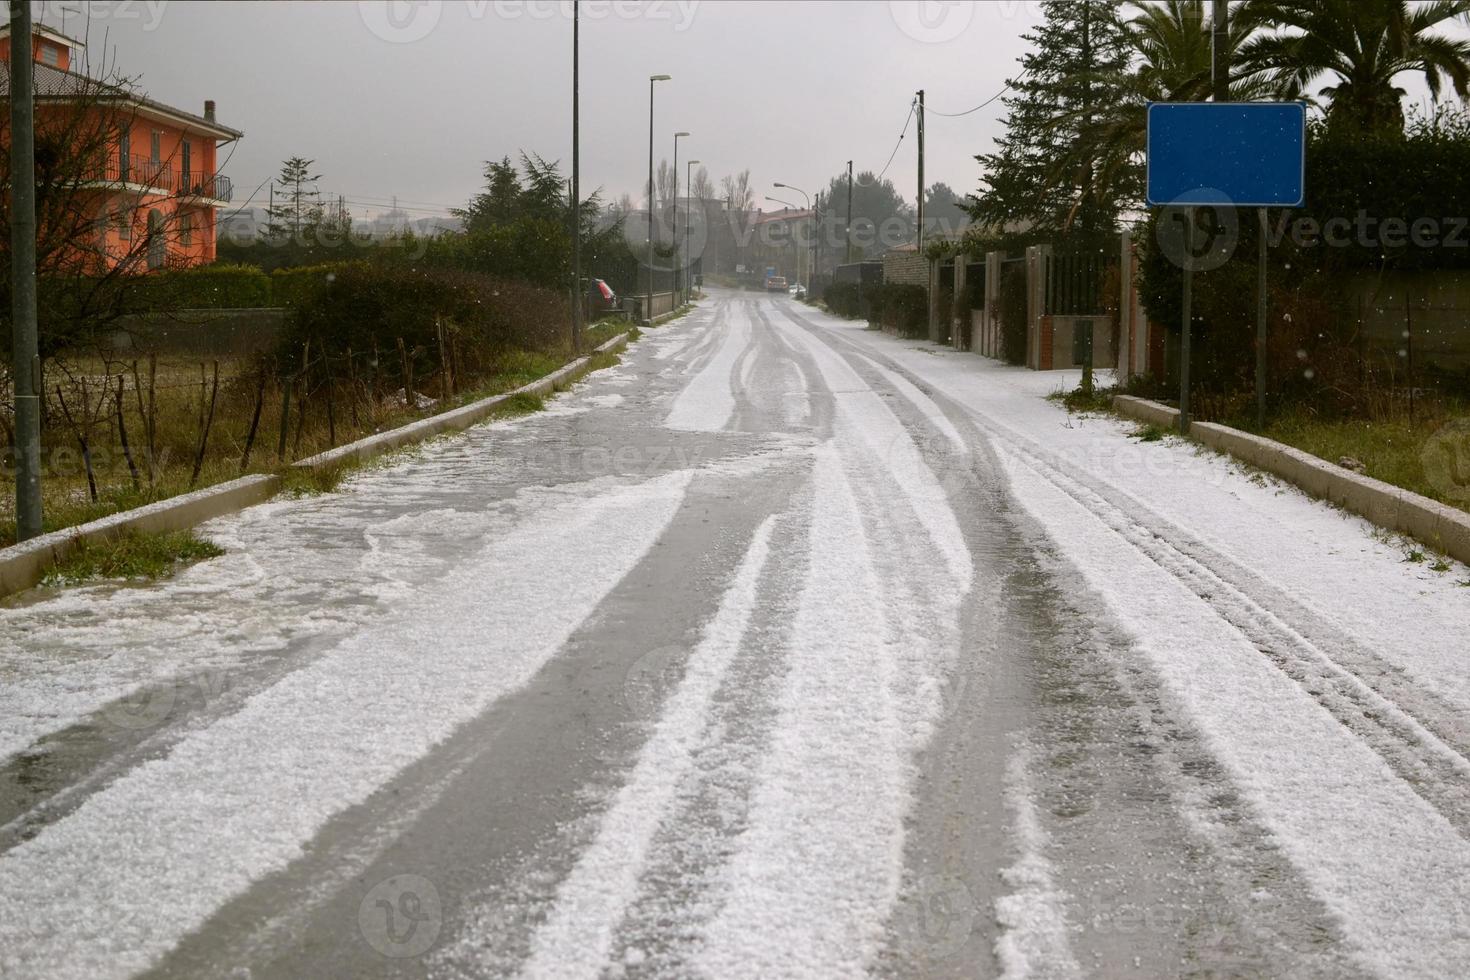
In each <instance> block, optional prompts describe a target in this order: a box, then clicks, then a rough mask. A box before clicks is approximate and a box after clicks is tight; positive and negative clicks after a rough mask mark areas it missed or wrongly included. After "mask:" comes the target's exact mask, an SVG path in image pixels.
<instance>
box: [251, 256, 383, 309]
mask: <svg viewBox="0 0 1470 980" xmlns="http://www.w3.org/2000/svg"><path fill="white" fill-rule="evenodd" d="M360 264H361V263H352V262H324V263H322V264H321V265H302V266H296V267H294V268H290V269H276V270H275V271H274V272H272V273H271V274H270V289H271V300H272V302H273V303H274V305H276V306H290V307H296V306H300V305H301V304H302V303H303V302H305V301H306V300H307V299H309V298H311V297H314V296H316V295H319V294H320V293H322V292H323V291H325V290H326V288H327V286H328V285H329V284H330V283H331V282H332V280H333V279H334V278H335V277H336V275H337V273H338V272H340V271H341V270H343V269H345V268H348V267H350V266H354V265H360Z"/></svg>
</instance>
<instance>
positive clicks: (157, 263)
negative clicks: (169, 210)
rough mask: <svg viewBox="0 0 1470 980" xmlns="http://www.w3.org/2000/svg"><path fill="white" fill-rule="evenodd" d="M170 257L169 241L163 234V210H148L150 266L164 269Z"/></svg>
mask: <svg viewBox="0 0 1470 980" xmlns="http://www.w3.org/2000/svg"><path fill="white" fill-rule="evenodd" d="M167 258H168V242H167V241H166V240H165V239H164V236H163V212H162V211H160V210H158V209H157V208H154V209H153V210H152V211H149V212H148V268H150V269H162V268H163V263H164V261H165V260H166V259H167Z"/></svg>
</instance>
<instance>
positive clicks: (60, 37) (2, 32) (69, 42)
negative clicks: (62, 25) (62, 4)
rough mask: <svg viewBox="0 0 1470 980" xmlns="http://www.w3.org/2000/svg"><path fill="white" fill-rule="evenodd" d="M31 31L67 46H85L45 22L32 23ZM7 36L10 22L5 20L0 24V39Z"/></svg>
mask: <svg viewBox="0 0 1470 980" xmlns="http://www.w3.org/2000/svg"><path fill="white" fill-rule="evenodd" d="M31 33H32V34H39V35H41V36H42V37H45V38H50V39H51V40H53V41H59V42H61V43H62V44H65V45H66V46H67V47H69V48H84V47H86V45H85V44H83V43H82V42H81V41H78V40H77V39H76V38H74V37H72V36H71V35H69V34H63V33H61V32H60V31H58V30H57V29H56V28H54V27H47V26H46V25H45V24H32V25H31ZM9 36H10V22H9V21H6V22H5V23H3V24H0V40H4V39H5V38H7V37H9Z"/></svg>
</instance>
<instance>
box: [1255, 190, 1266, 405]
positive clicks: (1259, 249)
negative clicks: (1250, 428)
mask: <svg viewBox="0 0 1470 980" xmlns="http://www.w3.org/2000/svg"><path fill="white" fill-rule="evenodd" d="M1256 215H1257V220H1258V223H1259V225H1260V228H1259V234H1260V239H1261V240H1260V243H1259V244H1258V245H1257V246H1256V262H1257V267H1256V428H1257V429H1261V430H1263V431H1264V430H1265V428H1266V228H1267V220H1266V209H1265V208H1257V209H1256Z"/></svg>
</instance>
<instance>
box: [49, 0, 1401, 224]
mask: <svg viewBox="0 0 1470 980" xmlns="http://www.w3.org/2000/svg"><path fill="white" fill-rule="evenodd" d="M41 6H42V7H43V8H44V13H43V15H42V16H43V19H44V20H45V22H46V23H47V24H48V25H49V26H52V27H61V11H62V10H63V9H69V11H70V12H69V13H68V14H67V19H66V25H65V27H66V30H67V32H68V33H71V34H73V35H80V34H82V33H83V30H84V28H83V23H84V22H83V19H82V17H81V15H80V14H78V13H77V10H78V8H79V7H80V6H81V5H80V4H79V3H77V2H76V0H68V2H65V3H55V2H53V3H46V4H43V5H41ZM90 6H91V8H92V9H91V21H90V31H89V32H88V33H89V40H90V43H91V47H90V50H91V56H92V57H91V60H92V64H93V67H94V71H95V69H96V66H97V64H98V62H99V60H100V55H101V51H102V47H103V38H104V34H105V36H106V42H107V46H108V49H109V52H110V53H111V55H112V57H113V60H114V61H115V65H116V68H117V70H119V71H121V72H122V73H124V74H127V75H129V76H137V77H138V78H139V80H140V84H141V86H142V88H143V89H144V90H145V91H146V92H147V93H148V94H149V95H150V96H152V97H153V98H155V99H158V100H161V101H164V102H167V103H170V104H172V105H176V106H178V107H181V108H185V109H190V110H192V111H194V112H200V111H202V106H203V102H204V100H205V99H214V100H215V101H216V102H217V103H218V105H219V119H220V121H221V122H223V123H225V124H227V125H230V126H233V127H235V128H237V129H241V130H243V131H244V132H245V138H244V139H243V140H242V141H241V142H240V143H239V144H238V146H236V147H234V148H227V150H226V152H231V156H230V157H229V163H228V165H227V166H226V167H223V168H222V169H223V170H224V172H225V173H226V174H228V175H229V176H230V177H231V178H233V180H234V184H235V188H236V201H237V203H238V202H241V201H243V200H244V199H245V198H246V197H247V195H249V194H250V193H251V192H252V191H253V190H254V189H255V188H256V187H257V186H258V185H261V184H263V183H264V182H265V181H267V180H268V179H269V178H270V177H271V176H272V175H273V174H274V173H275V172H276V171H277V170H278V168H279V164H280V161H281V160H282V159H283V158H285V157H287V156H292V155H300V156H304V157H308V158H313V159H315V160H316V168H317V170H319V171H320V172H321V173H322V174H323V175H324V179H323V180H322V182H321V188H322V190H323V191H325V192H328V193H331V194H338V193H340V194H343V195H345V196H346V198H347V199H348V201H349V202H350V204H349V207H350V208H351V209H352V210H353V212H354V213H356V214H358V215H364V214H366V213H368V212H370V211H373V210H376V209H377V208H379V207H381V206H385V205H386V202H387V201H388V200H389V199H391V198H392V197H393V196H394V195H397V196H398V199H399V201H400V204H401V205H402V206H403V207H404V208H405V209H406V210H407V209H420V211H419V213H425V214H427V213H442V212H443V211H444V210H445V209H446V208H448V207H451V206H458V205H460V204H462V203H463V202H464V201H465V200H466V199H468V197H469V196H470V195H471V194H472V193H473V192H474V191H475V190H476V189H477V187H478V186H479V184H480V170H481V168H482V165H483V161H484V160H485V159H487V158H491V157H494V158H499V157H501V156H504V155H506V154H509V155H511V156H512V157H514V156H515V155H516V154H517V152H518V151H520V150H522V149H524V150H527V151H535V152H538V153H540V154H542V155H543V156H545V157H546V158H548V159H561V160H562V161H563V163H564V164H565V163H569V161H570V153H571V42H572V21H571V14H570V11H571V3H570V2H569V0H568V2H560V0H501V2H494V0H484V2H464V0H443V2H402V0H394V2H390V3H351V2H332V3H327V2H294V3H222V2H197V0H193V2H189V0H168V2H163V3H159V2H152V3H144V2H141V0H132V2H117V3H109V2H98V3H93V4H91V5H90ZM1040 7H1041V4H1040V3H1039V0H992V2H978V3H938V2H920V3H889V2H886V0H878V2H846V3H816V2H801V3H777V2H733V0H683V2H676V0H667V2H658V0H650V2H645V3H638V2H631V0H584V2H583V4H582V28H581V49H582V85H581V92H582V180H583V185H584V187H588V188H592V187H597V186H602V187H603V188H604V189H605V191H606V192H607V194H608V196H609V197H615V196H617V195H618V194H621V193H623V192H629V193H632V194H634V196H635V197H637V196H638V193H639V192H640V191H641V187H642V181H643V180H644V174H645V173H646V171H647V167H648V76H649V75H650V74H652V73H666V74H670V75H673V76H674V77H673V80H672V81H668V82H661V83H659V85H658V88H657V117H656V122H655V128H654V131H655V137H656V141H657V142H656V147H655V152H656V154H657V156H659V157H669V156H672V134H673V133H674V132H675V131H676V130H688V131H689V132H690V133H691V134H692V136H690V137H689V138H686V139H684V140H681V141H680V160H681V164H680V168H679V169H680V177H681V180H682V178H683V173H684V169H685V168H684V166H683V161H684V160H687V159H689V158H690V157H691V156H692V157H695V158H698V159H699V160H701V161H702V162H703V163H704V165H705V166H706V167H707V168H708V169H709V171H710V175H711V177H712V178H713V179H714V180H715V181H716V182H718V180H719V178H720V177H721V176H723V175H724V174H727V173H732V172H735V171H739V170H741V169H744V168H746V167H749V168H750V170H751V173H752V183H753V186H754V188H755V189H756V192H757V201H758V203H761V204H762V205H763V206H765V207H767V208H770V207H775V206H776V205H771V204H770V203H768V202H764V201H762V200H761V196H762V195H765V194H775V195H777V196H782V192H780V191H775V190H773V189H772V188H771V186H770V185H771V183H772V182H773V181H781V182H783V183H787V184H792V185H796V186H798V187H802V188H804V189H806V190H807V191H808V192H812V193H815V191H816V190H817V189H819V188H821V187H823V186H824V185H825V183H826V181H827V180H828V178H830V177H831V176H833V175H835V174H837V173H838V172H840V171H842V170H843V169H844V167H845V163H846V161H847V160H848V159H849V158H851V159H852V160H854V161H855V166H856V167H857V169H858V170H874V171H878V170H881V169H882V168H883V167H884V165H885V162H886V161H887V160H888V158H889V155H890V153H892V151H893V149H894V145H895V142H896V141H897V139H898V135H899V132H900V130H901V128H902V127H903V124H904V120H905V117H906V115H907V113H908V111H909V105H910V102H911V100H912V98H913V93H914V92H915V90H917V89H920V88H923V89H925V90H926V94H927V102H928V105H929V107H930V109H931V110H935V111H936V112H958V111H962V110H966V109H970V108H972V107H974V106H976V105H978V104H980V103H982V102H984V101H986V100H987V99H990V98H991V97H993V96H995V95H996V94H997V93H998V92H1000V91H1001V89H1002V88H1003V86H1004V84H1005V79H1006V78H1007V77H1010V76H1013V75H1014V74H1015V73H1016V71H1017V68H1016V59H1017V57H1018V56H1019V55H1020V54H1021V53H1022V52H1023V50H1024V49H1025V46H1026V45H1025V42H1023V41H1022V40H1021V35H1022V34H1023V33H1024V32H1026V31H1027V30H1029V29H1030V28H1031V27H1033V26H1034V25H1035V24H1036V23H1037V22H1038V21H1039V19H1040V17H1041V13H1040ZM1410 88H1411V90H1412V91H1413V92H1416V93H1417V92H1421V91H1422V87H1417V88H1416V87H1412V86H1410ZM1003 110H1004V106H1003V105H1002V103H1001V102H1000V101H995V102H993V103H991V104H990V105H989V106H987V107H985V108H983V109H981V110H979V111H978V112H975V113H973V114H971V115H968V116H964V117H962V118H943V117H941V116H939V115H937V114H935V113H934V112H931V114H930V116H929V119H928V127H927V134H926V135H927V150H928V153H927V162H926V178H927V179H928V181H929V182H931V183H933V182H936V181H944V182H945V183H948V184H950V185H951V186H952V187H954V188H955V189H956V190H957V191H959V192H960V193H961V194H965V193H968V192H970V191H972V190H974V189H975V187H976V185H977V182H978V178H979V170H978V166H977V165H976V163H975V161H974V159H973V157H974V155H975V154H976V153H977V152H983V151H986V150H988V149H989V148H990V147H991V145H992V140H993V139H994V137H995V136H996V135H997V134H998V133H999V132H1000V131H1001V126H1000V121H999V120H1000V116H1001V113H1002V112H1003ZM915 152H916V147H915V134H914V129H913V127H912V126H910V127H909V131H908V136H907V137H906V138H905V139H904V140H903V143H902V146H901V147H899V149H898V153H897V155H896V156H895V157H894V159H893V162H892V165H891V167H890V169H889V170H888V176H889V177H890V178H892V179H893V181H894V182H895V183H896V184H897V185H898V187H899V189H900V190H901V191H902V192H903V194H904V196H905V197H906V198H908V199H910V200H912V199H913V197H914V190H915V180H916V159H915ZM261 195H262V197H261V200H263V195H264V191H262V192H261ZM795 199H796V200H797V201H798V202H800V200H801V198H800V196H799V195H797V196H796V198H795Z"/></svg>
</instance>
